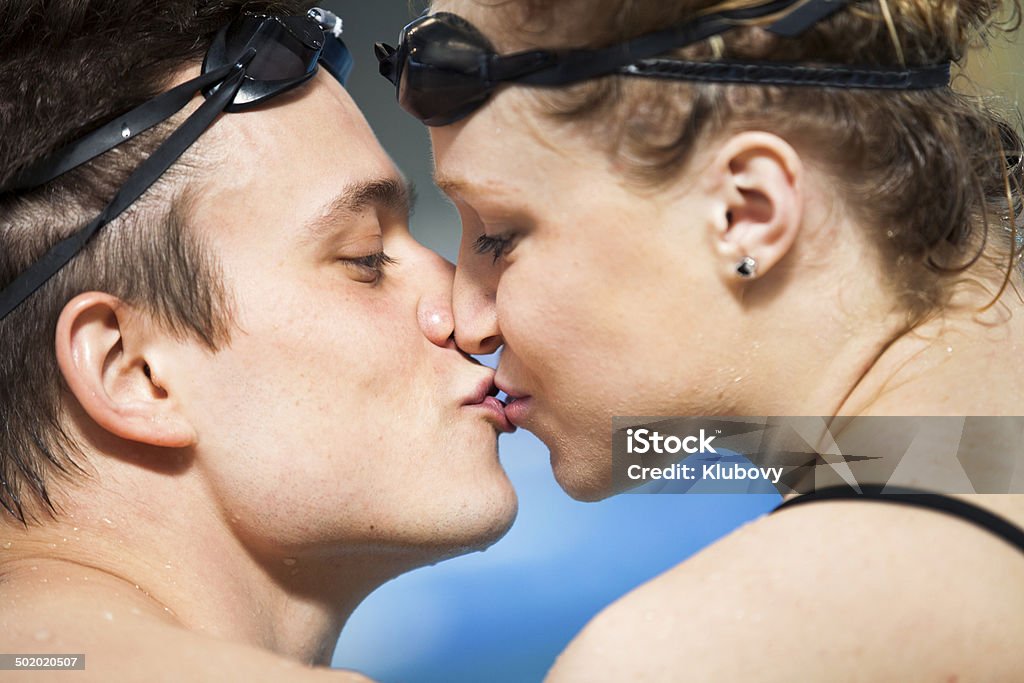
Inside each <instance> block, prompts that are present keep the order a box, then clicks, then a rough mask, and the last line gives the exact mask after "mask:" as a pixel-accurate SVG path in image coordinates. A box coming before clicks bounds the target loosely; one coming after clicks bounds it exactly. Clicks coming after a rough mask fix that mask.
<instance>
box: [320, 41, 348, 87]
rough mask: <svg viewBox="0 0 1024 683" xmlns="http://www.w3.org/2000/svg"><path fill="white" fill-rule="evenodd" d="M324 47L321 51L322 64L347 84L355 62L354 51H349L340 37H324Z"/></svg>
mask: <svg viewBox="0 0 1024 683" xmlns="http://www.w3.org/2000/svg"><path fill="white" fill-rule="evenodd" d="M324 38H325V40H324V47H323V50H322V51H321V53H320V64H322V65H323V67H324V68H325V69H327V73H329V74H331V75H332V76H334V79H335V80H336V81H338V82H339V83H341V84H342V85H345V84H346V83H347V82H348V77H349V74H351V73H352V67H353V66H354V64H355V62H354V61H353V59H352V53H350V52H349V49H348V47H347V46H346V45H345V43H343V42H341V40H340V39H338V38H328V37H326V36H325V37H324Z"/></svg>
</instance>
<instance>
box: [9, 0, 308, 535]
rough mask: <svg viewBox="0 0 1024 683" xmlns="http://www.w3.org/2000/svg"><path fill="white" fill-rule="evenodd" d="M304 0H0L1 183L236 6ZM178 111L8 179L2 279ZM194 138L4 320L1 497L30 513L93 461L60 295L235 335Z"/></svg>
mask: <svg viewBox="0 0 1024 683" xmlns="http://www.w3.org/2000/svg"><path fill="white" fill-rule="evenodd" d="M305 6H306V3H299V2H246V1H243V0H222V1H202V0H188V1H182V0H159V1H158V2H154V1H153V0H52V1H50V0H0V27H3V28H2V30H0V131H2V135H0V186H2V185H4V184H5V183H7V182H8V181H9V180H10V179H11V178H12V177H13V175H14V174H15V173H16V172H17V171H18V170H20V169H21V168H23V167H25V166H27V165H28V164H30V163H32V162H33V161H35V160H37V159H39V158H41V157H43V156H45V155H47V154H49V153H51V152H53V151H54V150H56V149H58V148H60V147H62V146H63V145H65V144H67V143H68V142H70V141H72V140H75V139H77V138H79V137H80V136H82V135H84V134H85V133H87V132H89V131H91V130H94V129H96V128H98V127H100V126H101V125H103V124H105V123H107V122H109V121H110V120H112V119H113V118H115V117H117V116H119V115H120V114H122V113H124V112H125V111H127V110H129V109H131V108H133V107H135V106H137V105H139V104H141V103H143V102H145V101H146V100H148V99H150V98H152V97H153V96H155V95H157V94H158V93H160V92H161V91H163V90H164V89H165V88H166V86H167V84H168V83H169V82H170V81H171V79H172V78H174V77H175V76H176V74H177V73H178V72H179V71H180V70H181V69H183V68H185V67H186V66H188V65H190V64H198V63H199V61H200V60H201V59H202V57H203V55H204V54H205V52H206V49H207V47H208V45H209V43H210V42H211V40H212V38H213V36H214V35H215V34H216V32H217V31H218V30H219V29H220V28H221V27H222V26H224V25H226V24H228V23H229V22H230V21H231V20H232V19H234V18H235V17H236V16H238V15H239V14H240V13H241V12H243V11H254V12H264V11H277V12H281V13H284V14H296V13H301V11H302V8H303V7H305ZM184 116H185V114H182V115H179V116H177V117H175V118H173V119H171V120H170V121H168V122H166V123H165V124H162V125H160V126H157V127H155V128H154V129H152V130H150V131H149V132H147V133H145V134H143V135H140V136H139V137H137V138H135V139H133V140H131V141H129V142H127V143H125V144H123V145H121V146H120V147H118V148H116V149H115V150H112V151H111V152H108V153H107V154H104V155H102V156H101V157H98V158H97V159H95V160H93V161H92V162H90V163H88V164H85V165H84V166H81V167H79V168H78V169H76V170H74V171H71V172H69V173H67V174H65V175H63V176H61V177H60V178H57V179H56V180H54V181H52V182H50V183H48V184H47V185H45V186H43V187H40V188H37V189H34V190H29V191H24V192H8V193H5V194H0V287H4V286H7V285H8V284H9V283H10V282H11V281H13V280H14V278H15V277H16V276H17V274H18V273H20V272H21V271H23V270H24V269H25V268H26V267H28V265H29V264H31V263H32V262H34V261H35V260H36V259H37V258H39V257H40V256H41V255H42V254H43V253H45V252H46V251H47V250H48V249H49V248H50V247H51V246H52V245H53V244H54V243H56V242H57V241H59V240H60V239H62V238H64V237H66V236H67V235H68V234H70V233H71V232H73V231H74V230H75V229H77V228H78V227H80V226H82V225H83V224H85V223H87V222H88V221H89V220H91V219H92V218H93V217H94V216H96V215H97V214H98V213H99V212H100V211H101V210H102V209H103V207H104V206H105V205H106V203H107V202H108V201H109V200H110V199H111V198H112V197H113V195H114V193H115V192H116V191H117V188H118V187H119V186H120V185H121V184H122V183H123V182H124V181H125V179H126V178H127V177H128V175H129V174H130V173H131V171H132V170H134V168H135V167H136V166H137V165H138V164H139V163H140V162H141V161H142V160H143V159H145V158H146V157H147V156H149V155H150V154H151V153H152V152H153V151H154V150H155V149H156V148H157V147H158V146H159V145H160V143H161V142H163V140H164V139H166V137H167V136H168V135H169V134H170V132H171V131H172V130H173V129H174V127H175V125H176V124H177V123H180V121H181V120H182V118H183V117H184ZM212 164H213V160H212V159H211V158H209V154H208V153H206V152H204V146H203V141H202V140H200V141H199V142H198V143H196V145H195V146H194V147H193V150H192V151H189V152H187V153H186V154H185V155H184V156H183V157H182V159H181V160H180V161H179V162H178V163H177V164H176V165H175V166H174V167H172V169H171V171H169V172H168V173H167V174H165V176H164V177H163V178H162V179H161V180H160V181H159V182H158V183H157V184H156V185H154V187H153V188H151V189H150V190H149V192H148V193H147V194H146V195H145V196H144V197H143V198H142V199H141V200H140V201H139V202H137V203H136V204H135V205H133V207H132V208H130V209H129V210H128V211H127V212H126V213H125V214H123V215H122V216H121V217H120V218H119V219H117V220H115V221H114V222H112V223H111V224H109V225H108V226H107V227H105V228H104V229H103V230H102V231H101V232H100V233H99V234H98V235H97V236H96V237H95V238H94V239H93V240H92V242H91V243H90V244H89V246H88V247H87V248H86V249H85V250H84V251H83V252H82V253H80V254H79V255H78V256H76V257H75V258H74V259H73V260H72V262H71V263H70V264H69V265H68V266H66V267H65V268H64V269H62V270H61V272H60V273H58V274H57V275H56V276H55V277H53V278H52V279H51V280H50V281H49V282H47V284H45V285H44V286H43V287H42V288H40V289H39V290H38V291H37V292H36V293H35V294H33V295H32V296H31V297H29V298H28V299H27V300H26V301H25V302H24V303H23V304H22V305H21V306H20V307H19V308H18V309H16V310H15V311H14V312H13V313H11V314H10V315H8V316H7V317H6V318H5V319H4V320H2V321H0V425H2V428H0V505H2V506H3V508H4V509H5V510H6V512H7V513H8V514H9V515H11V516H13V517H14V518H16V519H17V520H20V521H21V522H22V523H28V522H30V521H38V519H39V518H40V516H39V514H38V513H43V514H45V515H50V516H53V515H54V514H55V513H56V512H58V506H56V505H55V503H54V499H53V496H52V494H51V491H50V490H48V484H52V481H53V480H54V479H59V478H64V479H74V478H77V477H82V476H86V474H85V473H86V471H87V470H86V469H85V468H84V467H83V466H82V464H83V463H82V462H81V461H82V458H83V457H84V456H83V455H82V450H81V448H80V446H79V445H78V444H77V443H76V442H75V439H74V438H73V437H72V436H71V435H70V434H69V433H68V430H67V428H66V426H65V425H66V419H65V412H66V408H67V406H68V405H69V404H68V401H69V400H72V399H70V394H69V392H68V391H67V387H66V385H65V384H64V382H63V378H62V376H61V373H60V370H59V368H58V367H57V362H56V356H55V351H54V337H55V331H56V324H57V320H58V317H59V316H60V313H61V311H62V310H63V308H64V306H65V305H66V304H67V302H68V301H69V300H70V299H72V298H73V297H75V296H76V295H78V294H80V293H82V292H87V291H102V292H106V293H109V294H111V295H113V296H116V297H118V298H119V299H121V300H122V301H124V302H127V303H128V304H130V305H132V306H135V307H138V308H139V309H140V310H143V311H145V312H147V313H148V314H150V315H151V316H152V317H153V319H154V320H155V321H156V322H157V324H159V325H161V326H162V327H163V328H164V329H165V330H166V331H167V332H168V333H170V334H173V335H175V336H176V337H178V338H187V337H191V338H194V339H197V340H199V341H200V342H201V343H203V344H204V345H205V346H206V347H208V348H210V349H211V350H213V349H216V348H218V346H219V345H223V344H224V343H226V342H227V341H229V338H230V334H229V333H230V327H231V315H230V313H231V306H230V296H229V292H228V291H227V289H226V287H225V284H224V282H223V281H222V277H221V274H220V270H219V268H218V263H217V261H216V259H215V258H214V257H213V256H212V255H211V254H210V252H209V251H208V250H207V249H206V247H205V246H204V243H203V240H202V238H201V236H200V235H199V234H197V231H195V230H193V229H192V226H191V225H190V212H189V197H190V196H192V193H193V192H194V188H193V183H194V179H195V176H196V172H197V171H201V170H203V169H206V168H208V167H210V166H212Z"/></svg>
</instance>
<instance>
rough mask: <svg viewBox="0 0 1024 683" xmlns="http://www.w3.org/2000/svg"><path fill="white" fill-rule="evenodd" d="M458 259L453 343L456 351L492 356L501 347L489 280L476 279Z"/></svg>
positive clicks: (471, 268)
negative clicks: (455, 345) (456, 347)
mask: <svg viewBox="0 0 1024 683" xmlns="http://www.w3.org/2000/svg"><path fill="white" fill-rule="evenodd" d="M464 263H466V262H465V261H463V260H462V259H461V257H460V261H459V267H458V268H457V269H456V271H455V291H454V297H453V306H452V308H453V311H454V313H455V342H456V343H457V344H458V346H459V348H460V349H462V350H463V351H465V352H466V353H469V354H473V355H486V354H489V353H494V352H495V351H497V350H498V348H499V347H500V346H501V345H502V344H503V343H504V340H503V339H502V337H501V331H500V329H499V328H498V314H497V309H496V308H495V305H494V300H495V292H494V287H493V286H492V284H493V283H492V282H491V281H490V279H488V278H486V277H478V276H479V275H483V274H482V273H477V272H474V269H473V265H470V264H466V265H464Z"/></svg>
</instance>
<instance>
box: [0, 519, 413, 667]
mask: <svg viewBox="0 0 1024 683" xmlns="http://www.w3.org/2000/svg"><path fill="white" fill-rule="evenodd" d="M181 532H182V529H180V528H175V522H174V521H172V520H168V524H167V525H165V526H163V527H160V528H154V527H150V526H148V525H143V524H141V523H133V522H132V520H131V518H130V517H127V516H125V515H117V514H114V513H109V514H95V513H84V512H76V513H74V515H73V516H68V517H64V518H61V519H60V520H59V521H56V522H49V523H47V524H45V525H43V526H29V527H27V528H24V527H18V526H15V525H13V524H5V525H4V526H3V527H2V528H0V547H2V548H3V550H2V551H0V576H2V577H3V581H2V583H0V596H2V595H3V594H4V593H8V594H9V595H15V594H16V595H18V596H19V599H20V600H21V601H25V600H33V599H38V600H41V601H47V602H49V601H52V600H55V599H56V600H65V599H66V600H67V604H68V605H76V606H78V607H80V608H82V609H81V610H79V612H81V611H82V610H85V611H86V612H88V613H94V614H95V615H97V616H98V618H100V619H107V620H111V621H112V620H114V619H117V618H119V617H126V616H128V615H132V616H142V617H149V618H152V619H154V620H158V621H161V622H165V623H168V624H174V625H178V626H180V627H182V628H185V629H188V630H191V631H194V632H197V633H203V634H208V635H210V636H212V637H217V638H223V639H226V640H230V641H235V642H240V643H245V644H248V645H252V646H255V647H259V648H262V649H266V650H270V651H273V652H276V653H278V654H281V655H283V656H286V657H288V658H290V659H293V660H296V661H300V662H304V663H308V664H329V662H330V657H331V654H332V652H333V648H334V644H335V642H336V640H337V638H338V635H339V633H340V631H341V628H342V626H343V625H344V623H345V621H346V620H347V619H348V617H349V615H350V614H351V613H352V611H353V610H354V609H355V608H356V606H357V605H358V604H359V602H361V601H362V599H363V598H364V597H365V596H366V595H368V594H369V593H370V592H371V591H372V590H374V589H375V588H376V587H377V586H379V585H380V584H382V583H384V581H386V580H388V579H389V578H392V577H393V576H394V575H395V574H397V573H399V570H397V569H396V570H394V571H387V570H386V569H384V568H382V567H381V566H380V565H379V563H371V562H369V561H368V558H365V557H364V558H360V557H354V556H351V555H348V556H345V557H343V558H335V559H334V560H319V561H316V562H313V561H306V560H302V559H298V558H290V557H287V558H283V559H282V560H280V562H279V564H278V566H268V565H270V564H271V563H270V562H267V561H261V560H259V559H257V558H255V557H254V556H253V555H252V554H251V553H249V552H247V550H246V549H245V548H244V547H243V545H242V544H241V543H240V542H239V541H238V540H237V539H236V538H235V537H234V536H233V535H232V534H231V533H230V530H229V529H228V528H227V527H225V526H223V525H215V524H211V523H206V524H198V523H196V524H193V525H191V529H190V531H189V533H187V534H184V535H183V534H182V533H181ZM62 596H63V597H62ZM67 614H68V618H70V619H74V618H76V616H75V610H74V609H70V610H68V611H67Z"/></svg>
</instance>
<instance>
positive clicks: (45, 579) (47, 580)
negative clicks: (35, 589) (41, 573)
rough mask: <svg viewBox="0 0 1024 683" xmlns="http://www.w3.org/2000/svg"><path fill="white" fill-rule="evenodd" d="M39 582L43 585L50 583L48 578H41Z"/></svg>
mask: <svg viewBox="0 0 1024 683" xmlns="http://www.w3.org/2000/svg"><path fill="white" fill-rule="evenodd" d="M39 580H40V581H42V582H43V583H50V580H49V579H48V578H46V577H43V578H41V579H39Z"/></svg>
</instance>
